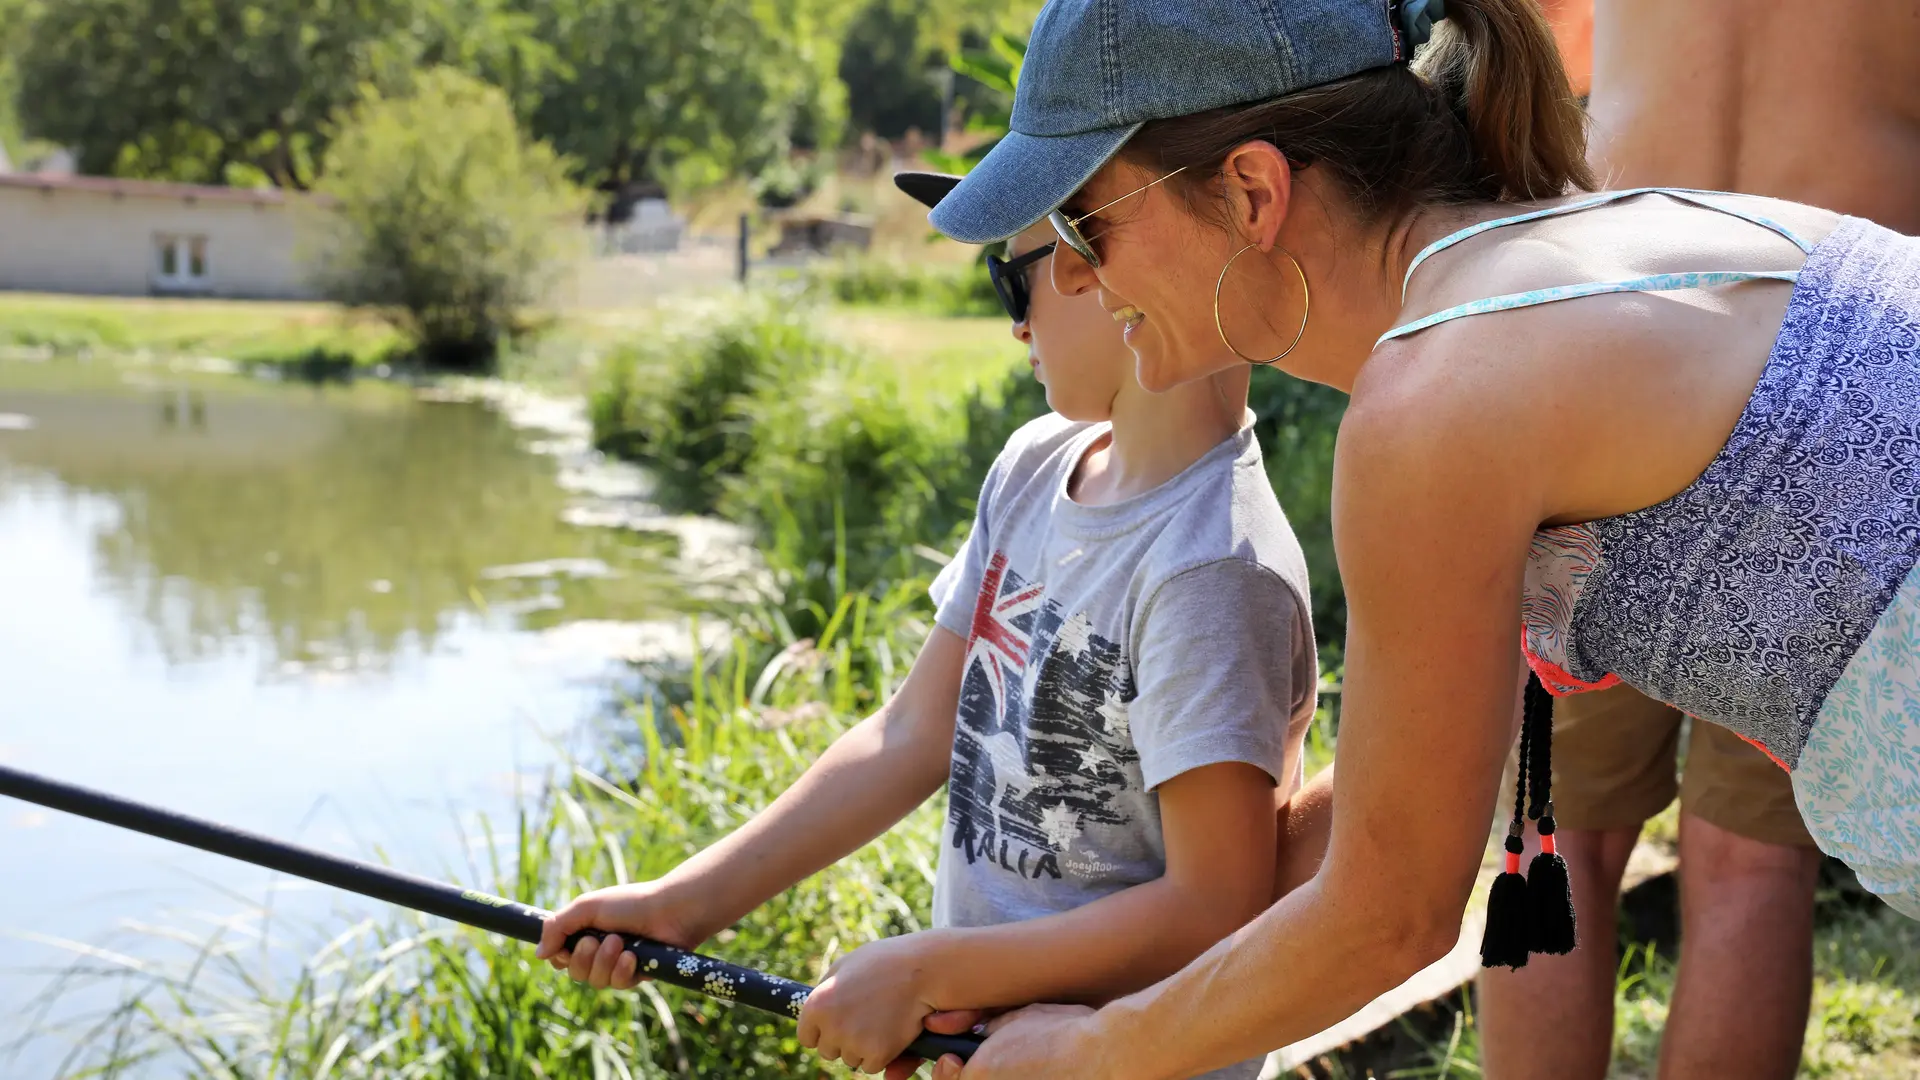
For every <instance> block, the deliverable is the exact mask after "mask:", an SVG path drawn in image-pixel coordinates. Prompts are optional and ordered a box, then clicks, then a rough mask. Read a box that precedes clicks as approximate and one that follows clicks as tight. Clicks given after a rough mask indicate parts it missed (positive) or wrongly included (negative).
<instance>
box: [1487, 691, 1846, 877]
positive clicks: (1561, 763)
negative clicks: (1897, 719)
mask: <svg viewBox="0 0 1920 1080" xmlns="http://www.w3.org/2000/svg"><path fill="white" fill-rule="evenodd" d="M1683 724H1684V725H1688V726H1690V728H1691V730H1690V732H1689V733H1688V736H1687V740H1686V741H1687V747H1686V768H1685V773H1684V775H1680V773H1679V757H1680V733H1681V727H1682V725H1683ZM1518 756H1519V749H1518V747H1515V749H1514V752H1513V753H1512V754H1510V755H1509V756H1508V758H1507V772H1506V777H1505V780H1504V785H1503V786H1502V788H1501V793H1502V794H1501V799H1502V801H1501V803H1500V805H1501V807H1502V808H1503V810H1502V813H1503V815H1504V814H1505V813H1509V812H1511V810H1510V808H1511V807H1512V805H1513V784H1514V779H1515V777H1514V767H1515V763H1516V760H1517V758H1518ZM1676 795H1678V796H1679V798H1680V809H1681V811H1682V812H1684V813H1688V814H1692V815H1694V816H1695V817H1698V818H1700V819H1702V820H1704V821H1708V822H1711V823H1712V824H1714V825H1718V826H1720V827H1721V828H1723V829H1726V830H1728V831H1729V832H1735V833H1738V834H1740V835H1741V836H1744V837H1747V838H1748V839H1751V840H1759V841H1761V842H1763V843H1768V844H1779V845H1781V846H1783V847H1813V846H1814V843H1813V838H1812V837H1811V836H1809V835H1807V826H1806V823H1805V822H1803V821H1802V820H1801V818H1800V810H1799V808H1798V807H1797V806H1795V804H1794V800H1793V780H1792V777H1790V776H1789V775H1788V773H1787V771H1786V770H1785V769H1782V768H1781V767H1780V766H1778V765H1776V764H1774V762H1773V759H1772V758H1769V757H1768V756H1767V755H1766V754H1765V753H1763V752H1762V751H1761V750H1760V749H1759V748H1757V747H1755V746H1753V745H1752V744H1750V743H1747V742H1745V741H1742V740H1741V738H1740V737H1739V736H1737V735H1735V734H1734V733H1732V732H1731V731H1728V730H1727V729H1726V728H1723V727H1721V726H1720V725H1718V724H1710V723H1705V722H1702V721H1689V720H1688V718H1687V717H1686V716H1685V715H1684V714H1682V713H1681V712H1680V710H1678V709H1675V708H1673V707H1672V706H1669V705H1663V704H1661V703H1660V702H1657V701H1654V700H1653V699H1651V698H1649V697H1647V696H1646V695H1644V694H1642V693H1640V692H1639V691H1638V690H1635V689H1633V688H1632V687H1630V686H1624V685H1622V686H1614V687H1610V688H1608V689H1606V690H1594V691H1590V692H1588V693H1584V694H1570V695H1568V696H1566V697H1560V698H1555V699H1554V701H1553V815H1554V821H1555V823H1556V824H1558V825H1559V826H1561V827H1562V828H1568V829H1590V830H1600V829H1631V828H1638V827H1639V826H1640V824H1641V823H1642V822H1644V821H1646V820H1647V819H1648V818H1650V817H1653V816H1654V815H1656V814H1658V813H1659V812H1660V811H1662V810H1665V809H1666V808H1667V805H1668V804H1669V803H1671V802H1673V799H1674V796H1676ZM1502 820H1505V818H1504V816H1503V817H1502Z"/></svg>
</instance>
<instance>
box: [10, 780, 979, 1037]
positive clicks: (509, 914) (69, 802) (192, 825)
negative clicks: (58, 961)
mask: <svg viewBox="0 0 1920 1080" xmlns="http://www.w3.org/2000/svg"><path fill="white" fill-rule="evenodd" d="M0 795H11V796H12V797H14V798H16V799H22V800H24V801H26V802H30V803H37V804H39V805H41V806H45V807H50V808H52V809H54V810H61V811H64V812H66V813H69V814H77V815H79V816H81V817H86V818H92V819H93V820H95V821H103V822H106V823H107V824H109V825H117V826H119V827H120V828H123V829H132V830H133V831H135V832H142V833H146V834H147V835H149V836H157V837H160V838H161V839H163V840H171V841H173V842H174V843H177V844H185V845H187V846H188V847H196V848H199V849H201V850H202V851H211V852H213V853H214V854H216V855H225V856H227V857H228V858H233V859H239V860H241V861H242V862H249V863H253V864H254V865H256V866H264V867H267V868H269V869H272V870H278V871H280V872H281V873H284V874H292V875H293V876H295V877H300V878H305V879H307V880H309V881H317V882H319V883H321V884H323V885H331V886H333V887H334V888H336V889H345V890H346V891H348V892H351V893H358V894H359V895H361V896H370V897H372V898H374V899H376V900H384V901H386V902H387V903H390V904H398V905H400V906H401V907H405V908H411V909H413V910H414V911H421V912H425V913H427V914H429V915H438V916H440V917H441V918H443V919H451V920H453V921H454V922H457V923H463V924H465V925H467V926H474V927H478V928H480V929H482V930H490V931H492V932H493V933H496V934H500V935H502V936H504V937H510V938H513V939H514V940H516V941H524V942H528V943H530V944H538V943H539V941H540V930H541V927H542V925H543V924H544V923H545V921H546V918H547V916H548V915H550V914H552V913H551V912H547V911H542V910H540V909H539V908H535V907H528V906H527V905H525V904H521V903H517V902H515V901H512V900H506V899H503V898H501V897H498V896H489V895H487V894H486V893H482V892H475V891H474V890H472V889H462V888H458V887H456V886H453V885H449V884H446V883H444V882H439V881H430V880H428V879H426V878H420V877H414V876H413V875H411V874H403V873H400V872H398V871H395V870H389V869H387V868H385V867H382V866H374V865H372V864H371V863H364V862H359V861H357V860H354V859H346V858H342V857H340V856H337V855H328V854H326V853H324V852H319V851H314V850H312V849H311V848H303V847H300V846H298V845H295V844H288V843H283V842H282V841H279V840H272V839H269V838H267V837H264V836H258V835H256V834H253V833H249V832H244V831H242V830H240V829H234V828H229V827H227V826H225V825H219V824H216V823H214V822H211V821H204V820H201V819H199V818H193V817H188V816H186V815H185V814H177V813H174V812H173V811H171V810H163V809H161V808H159V807H156V806H147V805H144V804H142V803H137V802H133V801H131V800H127V799H122V798H120V797H118V796H115V795H108V794H106V793H105V792H100V791H93V790H91V789H88V788H83V787H79V786H76V785H73V784H67V783H62V782H60V781H57V780H48V779H45V778H43V777H39V776H35V775H33V774H31V773H25V772H21V771H20V770H18V769H10V768H7V767H6V766H4V765H0ZM587 934H592V935H593V936H595V937H605V936H606V935H605V934H603V933H601V932H600V931H597V930H586V931H582V932H581V933H579V934H575V935H573V937H572V939H570V940H569V942H568V944H569V945H571V944H572V943H573V942H574V941H577V940H579V938H581V937H583V936H585V935H587ZM620 936H621V938H622V940H625V941H627V943H628V944H627V951H628V952H630V953H632V954H633V955H634V959H635V960H636V961H637V962H638V969H637V970H638V971H639V973H640V974H641V975H642V976H643V977H645V978H649V979H658V980H660V981H661V982H664V983H671V984H673V985H674V986H678V987H681V988H682V989H685V990H691V991H693V992H694V993H696V994H705V995H706V996H708V997H711V998H716V999H718V1000H720V1001H725V1002H728V1003H732V1004H739V1005H746V1006H748V1007H750V1008H754V1009H759V1010H760V1011H762V1012H768V1013H773V1014H775V1015H778V1016H784V1017H787V1018H788V1019H793V1018H796V1017H798V1016H799V1015H800V1006H801V1005H802V1004H803V1003H804V1002H805V1001H806V1000H807V995H808V994H811V993H813V987H811V986H808V985H807V984H805V983H799V982H794V981H793V980H791V979H783V978H781V977H779V976H778V975H769V974H767V973H765V972H761V971H755V970H753V969H752V968H745V967H741V966H739V965H738V964H730V963H727V962H726V961H724V960H715V959H713V958H712V957H708V956H701V955H700V954H698V953H691V952H687V951H686V950H684V949H676V948H674V947H673V946H671V945H663V944H660V943H659V942H657V941H648V940H646V939H644V938H641V939H637V940H635V939H633V938H632V937H631V936H630V935H627V934H622V935H620ZM980 1043H981V1039H980V1037H979V1036H975V1035H936V1034H933V1033H931V1032H925V1033H922V1034H921V1036H920V1037H919V1038H917V1039H915V1040H914V1041H913V1045H911V1046H909V1047H907V1049H906V1054H907V1055H909V1056H912V1057H917V1058H923V1059H925V1060H927V1061H935V1060H938V1059H939V1058H940V1057H941V1056H942V1055H945V1054H955V1055H958V1056H959V1057H960V1059H961V1060H962V1061H964V1060H966V1059H968V1058H970V1057H972V1056H973V1052H974V1051H975V1050H976V1049H978V1048H979V1046H980Z"/></svg>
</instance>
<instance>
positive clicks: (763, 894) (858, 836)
mask: <svg viewBox="0 0 1920 1080" xmlns="http://www.w3.org/2000/svg"><path fill="white" fill-rule="evenodd" d="M965 659H966V642H965V641H964V640H962V639H961V638H960V637H959V636H958V635H957V634H955V633H953V632H952V631H950V630H947V629H945V628H944V627H938V626H936V627H935V628H934V631H933V633H932V635H931V636H930V637H928V639H927V643H926V645H925V646H924V647H923V648H922V649H921V650H920V655H919V656H918V657H917V658H916V659H915V660H914V664H913V669H912V670H911V671H910V672H909V673H908V674H907V678H906V681H905V682H903V683H902V684H901V687H900V689H899V691H898V692H896V693H895V694H894V695H893V697H892V698H890V699H889V700H888V701H887V703H886V705H884V706H882V707H881V709H880V710H879V711H878V712H876V713H874V714H873V715H872V716H869V717H867V718H866V719H865V720H863V721H861V722H860V723H859V724H857V725H856V726H854V727H853V728H852V729H850V730H849V731H848V732H847V733H846V734H845V735H842V736H841V737H840V738H839V739H837V740H835V741H834V743H833V745H832V746H831V747H829V748H828V749H827V751H826V752H825V753H824V754H821V755H820V758H819V760H818V761H816V762H814V764H813V765H812V766H811V767H810V768H808V769H807V771H806V773H805V774H804V775H803V776H801V778H800V779H799V780H798V781H796V782H795V783H794V785H793V786H792V787H790V788H788V789H787V790H786V791H785V792H783V793H782V794H781V795H780V797H779V798H777V799H775V800H774V801H773V804H772V805H770V806H768V807H767V808H766V809H765V810H764V811H762V812H760V813H759V814H758V815H756V816H755V817H754V818H753V819H752V820H750V821H748V822H747V823H746V824H745V825H742V826H741V827H740V828H739V829H737V830H735V831H734V832H733V833H732V834H730V835H728V836H727V837H725V838H724V839H722V840H720V841H719V842H717V843H715V844H713V845H712V846H710V847H708V848H706V849H705V850H703V851H701V852H700V853H699V854H697V855H694V856H693V857H692V858H690V859H688V860H687V861H686V862H684V863H682V864H680V866H678V867H676V868H675V869H674V870H673V871H672V872H671V873H669V874H668V875H667V876H666V877H663V878H661V879H659V880H658V881H651V882H643V883H636V884H633V885H621V886H615V887H613V888H608V889H600V890H598V891H595V892H590V893H587V894H585V895H583V896H581V897H578V898H577V899H575V900H574V901H573V902H572V903H569V904H568V905H566V906H565V907H563V908H561V909H560V910H559V911H557V912H555V913H554V915H553V917H552V918H550V919H548V920H547V924H546V927H545V928H544V930H543V931H542V933H541V940H540V946H539V949H538V950H537V952H536V954H535V955H536V956H538V957H540V958H542V959H546V960H548V961H549V962H551V963H552V964H553V966H554V967H555V968H558V969H561V970H566V971H569V972H570V973H571V974H572V975H573V977H574V978H576V979H580V980H581V981H583V982H588V983H591V984H593V985H595V986H631V985H633V984H634V982H636V981H637V980H636V979H635V977H634V971H633V959H632V955H631V954H629V953H626V952H624V951H623V950H622V949H621V947H620V946H621V944H622V943H620V942H618V941H616V940H615V937H617V935H609V938H608V940H607V941H606V942H604V943H601V942H595V941H591V939H583V940H582V942H581V945H582V948H581V949H579V950H578V952H579V955H578V956H575V955H573V954H571V953H569V952H568V951H567V950H565V949H563V948H562V947H561V946H562V945H563V943H564V942H565V941H566V939H567V937H568V936H570V935H572V934H574V933H576V932H578V931H581V930H586V929H596V930H606V931H620V932H624V933H629V934H636V935H640V936H644V937H649V938H653V939H655V940H659V941H665V942H667V943H668V944H672V945H678V946H680V947H682V948H694V947H696V946H697V945H698V944H699V943H700V942H702V941H704V940H706V939H707V938H709V937H711V936H712V935H713V934H715V933H717V932H718V931H720V930H721V929H724V928H725V927H727V926H730V925H732V924H733V923H735V922H737V921H739V920H740V919H741V918H742V917H744V916H745V915H746V914H747V913H748V912H750V911H752V910H753V909H754V908H756V907H759V906H760V905H761V904H763V903H765V902H767V901H768V900H770V899H772V898H773V897H774V896H776V895H778V894H779V893H780V892H781V891H783V890H785V889H787V888H788V887H790V886H792V885H793V883H794V882H796V881H799V880H801V879H803V878H805V877H807V876H809V875H811V874H814V873H816V872H818V871H820V870H821V869H823V868H825V867H827V866H829V865H831V864H833V863H834V862H836V861H838V860H839V859H841V858H844V857H845V856H847V855H848V854H850V853H851V852H853V851H855V850H857V849H859V848H860V847H861V846H862V845H864V844H866V843H867V842H869V841H871V840H872V839H873V838H874V837H876V836H879V835H880V834H881V833H883V832H885V831H886V830H887V829H888V828H890V827H891V826H892V825H893V824H894V823H896V822H898V821H899V820H900V819H901V818H903V817H905V816H906V815H907V814H908V813H910V812H912V811H913V809H914V808H915V807H917V806H919V805H920V804H921V803H922V802H925V801H926V800H927V798H928V797H929V796H931V795H933V794H934V793H935V792H936V791H938V790H939V789H940V785H941V784H943V783H945V782H946V779H947V772H948V767H949V763H950V760H951V756H952V752H953V725H954V716H955V713H956V712H957V711H958V708H959V697H960V681H961V677H962V674H963V668H964V663H965Z"/></svg>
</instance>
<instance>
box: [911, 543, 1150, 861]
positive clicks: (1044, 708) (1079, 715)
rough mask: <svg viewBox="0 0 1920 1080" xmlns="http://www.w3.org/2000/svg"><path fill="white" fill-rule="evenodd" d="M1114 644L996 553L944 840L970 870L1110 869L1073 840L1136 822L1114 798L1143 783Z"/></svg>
mask: <svg viewBox="0 0 1920 1080" xmlns="http://www.w3.org/2000/svg"><path fill="white" fill-rule="evenodd" d="M1133 696H1134V695H1133V692H1132V685H1131V679H1130V678H1129V677H1128V675H1127V673H1126V666H1125V665H1124V664H1123V663H1122V658H1121V650H1120V647H1119V646H1118V645H1116V644H1115V643H1113V642H1111V641H1108V640H1107V639H1106V638H1103V637H1101V636H1100V635H1099V634H1096V633H1094V631H1093V627H1092V624H1091V623H1090V622H1089V621H1088V619H1087V617H1086V615H1085V614H1083V613H1080V612H1071V613H1069V612H1064V611H1062V610H1061V609H1060V607H1059V605H1058V604H1056V603H1054V602H1053V601H1051V600H1049V599H1047V597H1046V595H1045V588H1044V587H1043V586H1042V585H1040V584H1036V583H1032V582H1028V581H1026V580H1025V579H1023V578H1022V577H1021V576H1020V575H1019V574H1018V573H1016V572H1015V571H1014V570H1013V569H1011V568H1010V567H1009V566H1008V565H1007V558H1006V556H1005V555H1004V554H1003V553H999V552H996V553H995V554H994V556H993V559H992V562H991V563H990V564H989V565H988V568H987V572H986V573H985V575H984V576H983V577H982V580H981V584H980V593H979V598H978V601H977V602H976V605H975V608H974V616H973V626H972V630H971V633H970V635H969V638H968V644H967V659H966V669H965V674H964V676H963V680H962V683H961V688H960V710H959V722H958V724H956V725H955V730H954V741H953V771H952V778H951V783H950V788H949V802H948V811H947V813H948V818H949V825H950V830H949V836H950V838H951V843H952V845H953V847H954V849H955V854H963V855H964V857H965V859H966V861H967V863H968V864H978V863H982V862H984V863H987V864H990V865H992V866H995V867H997V868H999V869H1000V870H1003V871H1005V872H1007V873H1009V874H1017V875H1019V876H1021V877H1023V878H1028V879H1033V880H1043V879H1055V880H1058V879H1061V878H1063V877H1065V878H1070V879H1086V878H1090V877H1098V876H1100V875H1101V874H1103V873H1105V872H1106V871H1107V870H1109V869H1110V868H1109V867H1107V866H1106V865H1105V864H1104V862H1103V860H1102V859H1101V858H1100V856H1099V855H1098V854H1097V853H1096V852H1095V851H1094V850H1092V848H1093V847H1095V845H1083V848H1084V849H1085V850H1081V851H1079V852H1076V849H1075V841H1076V840H1077V839H1079V838H1080V837H1081V836H1082V834H1083V833H1084V832H1085V830H1086V829H1088V828H1089V827H1090V826H1094V825H1107V826H1116V825H1117V826H1126V825H1129V824H1131V822H1130V820H1129V818H1128V811H1127V810H1126V809H1124V807H1126V806H1127V805H1128V803H1127V802H1126V801H1125V800H1120V799H1116V798H1115V796H1117V795H1119V794H1120V793H1122V792H1124V791H1125V790H1127V789H1128V788H1129V787H1137V786H1138V785H1139V761H1140V757H1139V754H1138V753H1137V752H1136V751H1135V749H1134V744H1133V738H1132V735H1131V732H1130V731H1129V730H1128V726H1127V702H1129V701H1130V700H1132V698H1133Z"/></svg>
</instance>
